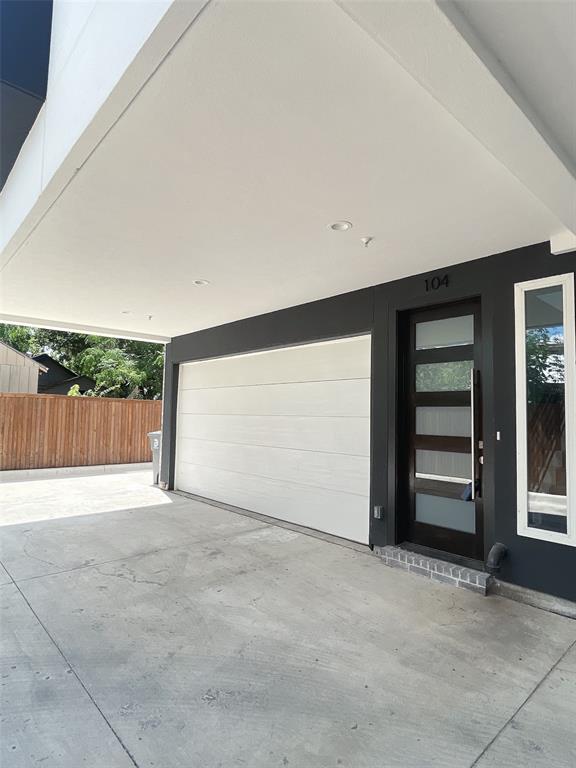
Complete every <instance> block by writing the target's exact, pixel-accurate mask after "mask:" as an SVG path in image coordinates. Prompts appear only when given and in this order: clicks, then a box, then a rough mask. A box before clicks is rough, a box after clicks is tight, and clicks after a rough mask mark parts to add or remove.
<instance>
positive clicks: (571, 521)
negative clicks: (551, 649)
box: [515, 274, 576, 546]
mask: <svg viewBox="0 0 576 768" xmlns="http://www.w3.org/2000/svg"><path fill="white" fill-rule="evenodd" d="M515 299H516V302H515V308H516V431H517V460H518V467H517V472H518V533H519V534H520V535H522V536H530V537H533V538H538V539H544V540H546V541H553V542H558V543H562V544H570V545H572V546H576V350H575V338H574V337H575V324H576V320H575V309H574V275H573V274H568V275H560V276H556V277H548V278H543V279H542V280H532V281H530V282H527V283H519V284H517V285H516V289H515Z"/></svg>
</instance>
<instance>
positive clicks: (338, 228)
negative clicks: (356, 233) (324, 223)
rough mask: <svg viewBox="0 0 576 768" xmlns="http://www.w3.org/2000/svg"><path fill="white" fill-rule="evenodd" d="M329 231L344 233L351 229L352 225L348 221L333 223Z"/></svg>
mask: <svg viewBox="0 0 576 768" xmlns="http://www.w3.org/2000/svg"><path fill="white" fill-rule="evenodd" d="M330 229H333V230H334V231H335V232H346V230H347V229H352V224H351V223H350V222H349V221H335V222H334V224H330Z"/></svg>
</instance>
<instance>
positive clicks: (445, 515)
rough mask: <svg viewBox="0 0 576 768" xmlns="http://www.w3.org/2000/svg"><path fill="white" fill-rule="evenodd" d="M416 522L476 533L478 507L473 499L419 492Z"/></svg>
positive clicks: (417, 495)
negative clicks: (464, 499) (463, 499)
mask: <svg viewBox="0 0 576 768" xmlns="http://www.w3.org/2000/svg"><path fill="white" fill-rule="evenodd" d="M416 522H418V523H426V524H427V525H436V526H438V527H439V528H451V529H452V530H454V531H462V532H463V533H476V507H475V504H474V502H471V501H461V500H460V499H446V498H442V497H441V496H430V495H428V494H425V493H417V494H416Z"/></svg>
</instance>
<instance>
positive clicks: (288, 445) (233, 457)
mask: <svg viewBox="0 0 576 768" xmlns="http://www.w3.org/2000/svg"><path fill="white" fill-rule="evenodd" d="M175 486H176V488H177V489H179V490H183V491H187V492H189V493H194V494H197V495H199V496H205V497H207V498H210V499H214V500H216V501H220V502H223V503H226V504H231V505H234V506H237V507H242V508H244V509H248V510H251V511H254V512H259V513H261V514H265V515H269V516H271V517H277V518H279V519H282V520H287V521H289V522H293V523H297V524H299V525H304V526H308V527H310V528H315V529H317V530H321V531H325V532H327V533H331V534H334V535H336V536H342V537H343V538H347V539H351V540H354V541H359V542H362V543H367V542H368V523H369V491H370V337H369V336H362V337H358V338H353V339H344V340H340V341H334V342H327V343H322V344H310V345H306V346H300V347H290V348H285V349H278V350H272V351H269V352H261V353H257V354H252V355H242V356H238V357H229V358H221V359H218V360H207V361H202V362H198V363H187V364H185V365H182V366H181V367H180V379H179V397H178V423H177V434H176V478H175Z"/></svg>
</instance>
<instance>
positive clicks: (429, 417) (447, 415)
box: [416, 405, 471, 437]
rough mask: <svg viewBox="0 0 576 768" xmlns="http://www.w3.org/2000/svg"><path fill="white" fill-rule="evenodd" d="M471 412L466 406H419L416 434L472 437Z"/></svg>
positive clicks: (417, 409)
mask: <svg viewBox="0 0 576 768" xmlns="http://www.w3.org/2000/svg"><path fill="white" fill-rule="evenodd" d="M470 419H471V411H470V408H469V407H466V406H464V407H463V406H453V407H451V406H443V405H439V406H434V405H427V406H417V408H416V434H418V435H443V436H447V437H470V434H471V423H470Z"/></svg>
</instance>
